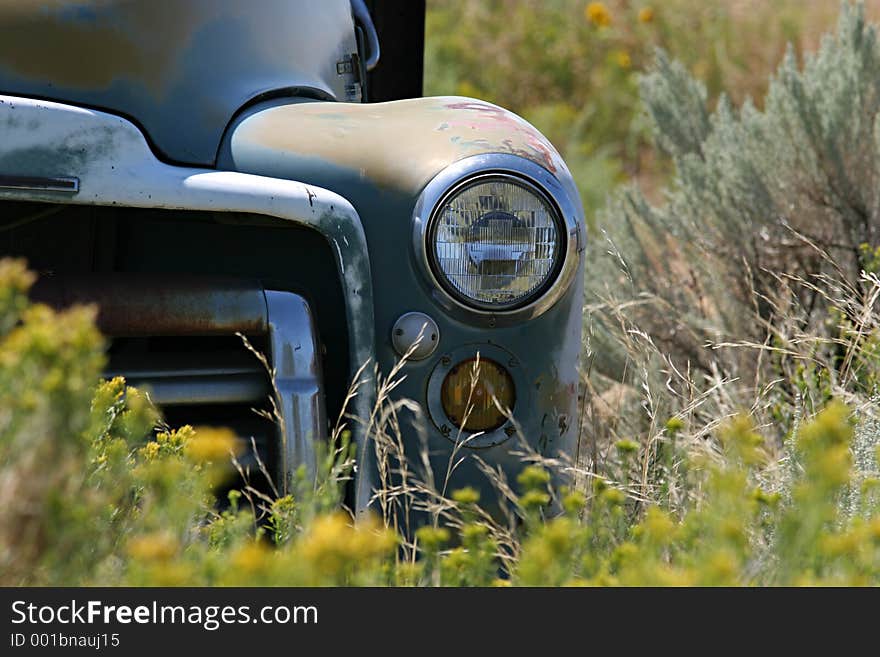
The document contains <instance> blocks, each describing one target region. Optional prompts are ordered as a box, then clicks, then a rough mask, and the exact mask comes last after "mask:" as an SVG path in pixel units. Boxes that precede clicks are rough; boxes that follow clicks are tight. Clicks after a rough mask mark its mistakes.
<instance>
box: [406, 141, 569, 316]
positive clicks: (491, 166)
mask: <svg viewBox="0 0 880 657" xmlns="http://www.w3.org/2000/svg"><path fill="white" fill-rule="evenodd" d="M505 177H507V178H510V179H511V182H513V183H516V184H519V185H521V186H524V187H529V188H531V189H532V191H534V192H535V193H536V194H537V195H538V196H539V197H542V198H544V199H545V200H546V201H547V202H548V204H549V205H550V207H551V208H552V209H553V210H554V211H555V213H556V221H557V230H558V234H559V240H560V244H559V254H560V255H559V258H558V260H557V263H556V264H555V267H554V274H553V275H551V277H549V278H548V280H547V281H545V283H544V284H543V285H542V286H541V287H540V288H539V289H538V290H536V291H535V292H533V293H532V294H530V295H529V296H528V297H527V298H526V299H523V300H519V301H518V302H516V303H515V304H511V305H509V306H492V305H489V304H484V303H481V302H479V301H477V300H473V299H470V298H468V297H465V295H463V294H461V293H459V292H457V291H454V290H453V289H452V284H451V283H450V282H447V281H444V280H443V279H442V277H441V276H440V275H439V274H438V273H437V272H436V271H435V265H434V262H433V255H432V251H433V248H432V245H430V243H429V240H430V239H431V235H432V231H433V224H434V221H435V218H436V214H437V210H438V209H439V208H440V207H442V204H443V203H444V202H445V201H446V199H448V198H449V197H450V195H452V194H455V193H457V192H459V191H460V190H462V189H463V188H465V187H467V186H470V185H472V184H476V183H477V182H479V181H480V180H481V179H484V178H505ZM580 215H581V212H580V211H579V210H578V209H576V208H575V206H574V204H573V202H572V200H571V198H570V195H569V194H568V192H567V191H566V189H565V188H564V187H563V185H562V183H561V181H560V180H559V179H558V178H557V177H556V176H554V175H553V174H551V173H550V172H549V171H547V170H546V169H544V168H543V167H541V166H540V165H538V164H536V163H534V162H532V161H530V160H527V159H525V158H522V157H519V156H516V155H509V154H505V153H489V154H485V155H475V156H472V157H469V158H465V159H463V160H459V161H458V162H456V163H454V164H452V165H450V166H449V167H447V168H446V169H444V170H443V171H441V172H440V173H438V174H437V175H436V176H435V177H434V178H433V179H432V180H431V181H430V182H429V183H428V184H427V185H426V186H425V189H424V190H423V191H422V194H421V195H420V197H419V199H418V201H417V203H416V207H415V211H414V213H413V250H414V253H415V255H416V261H417V264H418V266H419V269H420V270H421V273H422V275H423V276H424V278H425V280H426V281H427V282H428V284H429V287H430V289H431V292H432V294H433V297H434V299H435V300H436V301H437V302H438V303H439V304H440V305H441V306H442V307H443V308H444V309H446V310H447V311H448V312H450V313H451V314H453V315H458V316H462V317H463V318H464V319H468V320H472V321H473V320H476V321H478V322H482V323H487V324H488V325H490V326H492V325H495V324H496V323H497V322H498V321H503V322H505V323H508V322H514V321H520V320H525V319H531V318H534V317H537V316H539V315H541V314H542V313H544V312H546V311H547V310H549V309H550V308H551V307H552V306H553V305H554V304H555V303H556V302H557V301H558V300H559V299H560V297H561V296H562V295H563V294H564V293H565V291H566V290H567V289H568V288H569V286H570V284H571V282H572V280H573V278H574V275H575V273H576V271H577V268H578V267H577V265H578V261H579V259H580V250H581V249H582V245H581V228H580V224H579V222H578V218H579V217H580Z"/></svg>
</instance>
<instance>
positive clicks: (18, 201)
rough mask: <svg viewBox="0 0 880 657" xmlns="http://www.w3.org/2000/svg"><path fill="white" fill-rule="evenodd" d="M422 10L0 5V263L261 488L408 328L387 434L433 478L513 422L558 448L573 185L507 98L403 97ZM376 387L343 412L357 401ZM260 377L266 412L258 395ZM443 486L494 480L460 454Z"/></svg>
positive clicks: (512, 467) (356, 4) (497, 447)
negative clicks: (399, 439) (266, 474)
mask: <svg viewBox="0 0 880 657" xmlns="http://www.w3.org/2000/svg"><path fill="white" fill-rule="evenodd" d="M424 11H425V8H424V2H416V1H414V2H381V1H376V2H371V3H365V2H363V0H322V2H312V1H311V0H259V2H252V1H251V0H182V1H175V2H171V1H165V0H3V1H2V2H0V245H2V246H0V256H6V255H10V256H19V257H21V256H23V257H26V258H27V260H28V262H29V264H30V266H31V267H32V268H33V269H34V270H35V271H36V272H38V274H39V281H38V283H37V284H36V286H35V288H34V292H33V294H34V297H35V298H36V299H39V300H42V301H45V302H48V303H51V304H54V305H56V306H60V307H63V306H66V305H69V304H72V303H75V302H94V303H96V304H98V306H99V308H100V314H99V320H98V321H99V326H100V328H101V329H102V330H103V332H104V333H105V334H106V335H107V336H108V338H109V345H110V347H109V352H108V369H107V375H108V376H110V375H124V376H125V377H126V378H127V379H128V381H129V382H130V383H132V384H136V385H138V386H143V387H144V388H146V389H148V390H149V391H150V393H151V394H152V396H153V398H154V400H155V401H156V402H157V403H158V404H159V405H160V406H161V407H162V408H163V409H164V413H165V415H166V417H167V419H168V421H169V422H170V423H172V424H173V423H181V422H187V423H200V424H214V425H225V426H229V427H232V428H233V429H235V430H236V431H237V432H238V433H239V434H240V435H241V436H243V437H247V438H248V439H250V438H252V439H253V441H252V444H253V445H255V446H256V450H257V453H258V454H260V455H261V456H262V458H263V461H264V462H265V463H267V464H271V467H272V468H273V469H274V472H275V473H276V475H275V476H276V477H277V483H278V485H279V487H280V488H281V489H282V490H283V489H285V488H286V487H287V486H288V485H289V484H290V479H291V476H292V473H293V472H294V471H295V470H296V469H297V468H299V467H300V466H301V465H303V464H304V465H305V466H306V468H307V469H308V470H309V471H310V472H313V471H314V468H315V445H316V443H317V442H318V441H323V440H326V439H327V436H328V426H329V425H331V424H333V423H335V422H336V420H337V416H338V415H339V413H340V410H341V409H342V406H343V401H344V399H345V396H346V392H347V390H348V389H349V386H350V384H351V382H352V380H353V377H354V376H355V373H356V372H358V370H359V369H360V368H361V366H363V365H365V364H367V367H366V368H365V369H364V370H363V374H362V375H363V376H365V377H367V378H369V379H372V378H373V376H374V374H373V373H374V369H373V365H378V368H379V370H380V371H382V372H388V371H389V370H390V369H391V368H392V367H393V366H394V364H395V363H396V362H397V361H398V359H399V358H400V357H401V355H402V354H403V353H405V352H406V351H407V350H408V349H410V350H412V353H411V354H410V357H409V359H408V361H407V362H406V364H405V365H404V366H403V369H402V372H401V374H402V375H405V378H404V379H403V381H402V382H401V383H400V385H399V386H398V387H397V388H396V389H395V390H394V395H396V396H399V397H401V398H408V399H410V400H413V401H414V402H416V403H417V404H418V405H419V407H420V408H421V409H422V410H423V412H422V413H414V414H413V413H407V414H406V417H404V418H402V422H403V425H402V427H403V429H402V430H403V435H404V438H405V441H406V444H407V448H408V449H410V448H411V449H412V451H413V453H414V454H415V453H417V452H418V451H419V449H420V445H419V441H420V440H425V441H427V447H428V451H429V453H430V458H431V462H432V464H433V465H434V466H435V468H436V469H437V470H438V471H440V472H444V471H446V470H447V463H448V461H449V459H450V456H451V454H452V453H453V451H454V450H456V451H458V452H460V455H466V454H469V453H471V451H472V450H478V451H479V453H480V455H481V456H482V458H483V459H484V460H485V461H486V462H487V463H489V464H491V465H492V466H493V467H500V468H502V469H503V470H504V471H506V472H508V473H509V474H510V475H514V474H515V473H516V472H517V471H519V469H520V468H521V466H522V462H521V452H522V447H523V445H522V444H521V443H519V441H520V440H525V441H526V442H527V443H528V445H529V446H530V447H531V448H532V449H534V450H535V451H536V452H539V453H542V454H546V455H548V456H553V455H556V454H557V453H565V454H569V455H574V452H575V450H576V444H577V433H578V418H577V413H576V405H577V390H578V376H579V375H578V358H579V352H580V344H581V342H580V340H581V325H582V318H581V313H582V296H583V295H582V289H583V283H582V279H583V262H582V251H583V249H584V240H585V232H584V221H583V210H582V205H581V203H580V200H579V197H578V193H577V190H576V188H575V185H574V183H573V181H572V178H571V176H570V174H569V172H568V170H567V169H566V166H565V164H564V163H563V161H562V159H561V158H560V156H559V155H558V153H557V152H556V150H555V149H554V148H553V146H552V145H551V144H550V143H549V142H548V141H547V139H546V138H544V137H543V136H542V135H541V134H540V133H539V132H538V131H537V130H536V129H535V128H533V127H532V126H531V125H530V124H528V123H527V122H526V121H524V120H522V119H521V118H519V117H517V116H516V115H514V114H512V113H510V112H508V111H506V110H504V109H502V108H500V107H497V106H495V105H492V104H489V103H486V102H482V101H480V100H474V99H470V98H461V97H436V98H422V97H418V96H420V87H421V70H420V67H421V62H422V55H421V53H422V46H423V38H424ZM377 27H378V29H377ZM380 48H382V49H383V52H382V53H381V54H382V57H381V60H380ZM380 62H381V63H380ZM239 334H241V335H244V336H246V337H247V338H248V339H249V340H250V341H251V343H252V344H253V345H254V346H255V347H256V348H257V349H259V350H260V351H262V352H264V353H265V354H267V356H268V358H269V360H270V362H271V366H272V368H273V369H274V374H275V376H274V379H275V381H274V382H275V388H274V389H273V388H272V386H271V385H270V383H271V382H270V380H269V378H268V376H267V374H266V371H265V369H264V368H262V367H261V365H260V363H259V362H258V361H257V359H255V358H254V357H253V355H252V354H251V353H250V352H248V351H247V350H246V349H245V348H244V345H243V343H242V340H241V338H240V337H239ZM478 354H479V358H480V363H481V365H480V368H479V375H478V379H477V380H476V381H472V380H471V377H472V372H473V369H474V368H473V363H474V359H475V358H477V355H478ZM273 390H276V391H277V392H273ZM375 390H376V387H375V382H369V381H368V382H367V383H365V384H363V385H361V387H360V388H359V391H358V395H357V396H356V397H355V398H354V400H353V402H352V404H351V407H350V408H349V409H348V410H349V411H350V412H351V413H352V414H353V415H355V416H359V417H361V418H366V417H368V416H369V414H370V411H371V408H372V407H373V404H374V403H375V399H376V392H375ZM270 394H275V395H277V405H278V409H279V412H280V415H281V417H282V418H283V422H282V423H280V424H278V423H271V422H268V421H267V420H266V419H265V418H263V417H261V416H260V415H259V414H257V413H254V411H253V409H254V408H255V407H260V406H261V405H264V404H265V402H266V400H267V399H269V395H270ZM417 416H418V417H417ZM418 423H421V424H422V427H423V428H422V430H421V433H420V431H419V430H417V429H418V427H417V426H416V425H417V424H418ZM349 426H350V428H351V429H352V431H353V435H354V440H355V441H356V443H357V445H358V459H359V463H358V465H357V470H356V475H355V477H354V480H353V482H352V483H351V486H350V490H349V491H348V493H347V495H348V497H347V503H348V504H350V506H351V507H353V508H356V509H359V510H362V509H365V508H367V507H368V506H369V504H370V500H371V497H372V495H373V493H374V490H375V487H376V485H377V472H376V463H375V460H374V459H375V454H374V450H373V448H372V446H371V444H370V440H371V437H370V435H369V432H368V431H367V430H365V429H364V425H363V424H362V423H359V422H356V421H349ZM279 427H280V428H279ZM420 435H421V436H423V437H422V438H420V437H419V436H420ZM514 437H517V438H514ZM253 456H254V455H253V454H251V457H253ZM247 458H248V457H243V460H245V461H246V460H247ZM463 484H470V485H473V486H476V487H478V488H486V487H487V486H488V485H489V484H488V483H487V482H486V480H485V477H484V476H483V475H482V474H481V473H480V471H479V469H478V468H477V466H476V464H475V463H473V459H465V460H464V462H463V463H461V465H460V466H459V467H458V468H457V469H456V470H455V473H454V476H453V481H452V482H450V486H451V488H454V487H457V486H461V485H463Z"/></svg>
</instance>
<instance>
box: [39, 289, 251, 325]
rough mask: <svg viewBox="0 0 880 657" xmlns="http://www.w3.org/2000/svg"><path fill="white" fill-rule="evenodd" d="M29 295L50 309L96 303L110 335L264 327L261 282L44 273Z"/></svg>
mask: <svg viewBox="0 0 880 657" xmlns="http://www.w3.org/2000/svg"><path fill="white" fill-rule="evenodd" d="M31 298H32V299H33V300H34V301H37V302H41V303H45V304H47V305H50V306H52V307H55V308H66V307H69V306H72V305H74V304H96V305H97V306H98V309H99V311H98V327H99V328H100V330H101V331H102V332H103V333H104V334H105V335H108V336H111V337H125V336H174V335H194V336H195V335H232V334H235V333H236V332H239V333H245V334H251V335H257V334H263V333H265V332H266V331H267V326H268V324H267V319H266V313H267V311H266V299H265V295H264V293H263V289H262V287H261V286H260V285H259V283H257V282H253V281H242V280H240V279H227V278H214V277H210V278H209V277H192V276H157V275H153V274H151V275H149V276H148V275H141V274H118V273H114V274H105V275H97V274H96V275H77V276H58V277H44V278H41V279H40V280H39V281H37V283H36V284H35V285H34V287H33V289H32V290H31Z"/></svg>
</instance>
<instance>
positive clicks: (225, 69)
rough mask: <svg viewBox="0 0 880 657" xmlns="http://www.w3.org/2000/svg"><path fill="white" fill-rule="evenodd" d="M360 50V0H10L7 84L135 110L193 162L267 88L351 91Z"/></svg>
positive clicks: (334, 95)
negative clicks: (354, 8) (351, 59)
mask: <svg viewBox="0 0 880 657" xmlns="http://www.w3.org/2000/svg"><path fill="white" fill-rule="evenodd" d="M356 51H357V45H356V42H355V33H354V24H353V21H352V16H351V9H350V3H349V0H322V1H321V2H315V1H314V0H259V2H257V3H254V2H252V1H251V0H186V1H185V2H176V1H172V0H0V93H6V94H10V95H19V96H36V97H41V98H47V99H51V100H57V101H60V102H69V103H73V104H78V105H88V106H93V107H98V108H101V109H107V110H109V111H111V112H115V113H119V114H123V115H126V116H131V117H134V118H135V119H136V120H137V121H138V122H139V123H140V124H141V125H143V126H144V128H145V130H146V132H147V134H148V136H149V138H150V139H151V141H152V142H153V143H154V144H155V145H156V147H157V148H158V150H159V151H160V152H161V153H162V154H163V155H164V156H165V157H166V158H168V159H171V160H174V161H177V162H182V163H184V162H185V163H188V164H197V165H202V166H210V165H212V164H214V159H215V156H216V153H217V146H218V144H219V143H220V140H221V137H222V135H223V131H224V130H225V129H226V127H227V125H228V124H229V122H230V121H231V120H232V117H233V116H234V114H235V113H236V112H237V111H238V110H239V109H240V108H241V107H242V106H243V105H245V104H246V103H247V102H249V101H250V100H252V99H253V98H255V97H257V96H259V95H261V94H264V93H267V92H282V93H286V94H287V95H292V94H293V93H301V94H304V95H312V96H314V97H322V98H328V99H336V100H346V85H347V84H351V83H353V82H354V77H353V75H351V74H342V75H340V74H339V73H337V70H336V62H337V61H339V60H340V59H342V58H343V57H345V56H347V55H348V56H350V55H351V54H352V53H354V52H356ZM285 90H287V91H285ZM293 90H295V92H294V91H293Z"/></svg>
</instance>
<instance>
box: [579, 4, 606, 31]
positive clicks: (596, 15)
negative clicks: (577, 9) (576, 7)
mask: <svg viewBox="0 0 880 657" xmlns="http://www.w3.org/2000/svg"><path fill="white" fill-rule="evenodd" d="M584 15H585V16H586V17H587V20H588V21H590V22H591V23H592V24H593V25H595V26H596V27H608V26H609V25H611V12H610V11H609V9H608V7H606V6H605V3H604V2H591V3H590V4H588V5H587V6H586V8H585V9H584Z"/></svg>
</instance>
